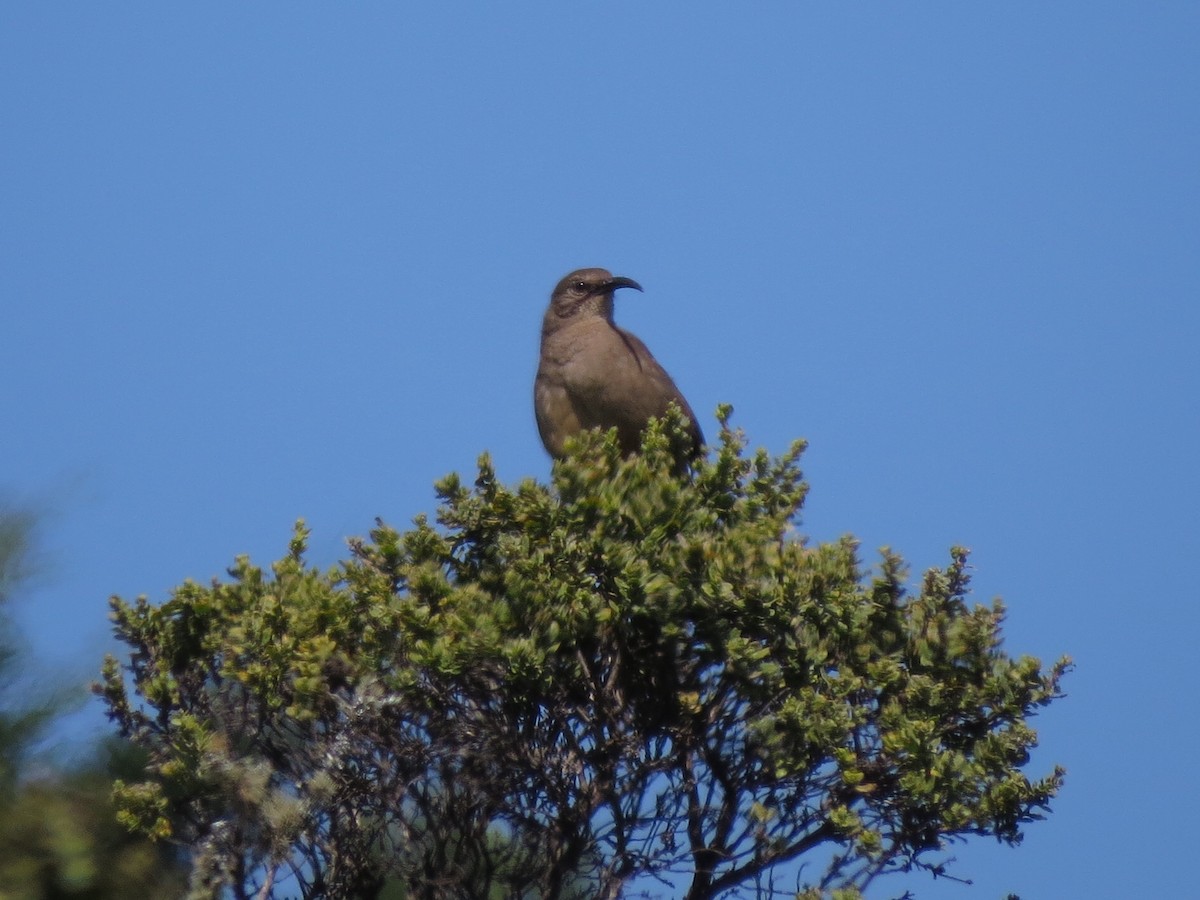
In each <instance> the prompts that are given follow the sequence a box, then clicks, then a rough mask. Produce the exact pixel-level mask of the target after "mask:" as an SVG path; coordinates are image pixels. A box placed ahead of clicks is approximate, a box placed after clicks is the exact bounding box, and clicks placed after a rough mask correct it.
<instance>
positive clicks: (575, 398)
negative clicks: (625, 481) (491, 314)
mask: <svg viewBox="0 0 1200 900" xmlns="http://www.w3.org/2000/svg"><path fill="white" fill-rule="evenodd" d="M624 287H628V288H634V289H635V290H639V291H640V290H641V289H642V286H641V285H640V284H638V283H637V282H636V281H634V280H633V279H632V278H625V277H623V276H620V275H617V276H614V275H613V274H612V273H611V272H609V271H608V270H607V269H578V270H577V271H574V272H572V273H571V274H570V275H568V276H566V277H565V278H564V279H563V280H562V281H560V282H559V283H558V286H557V287H555V288H554V293H553V294H551V295H550V307H549V308H548V309H547V310H546V315H545V318H543V319H542V357H541V360H540V362H539V363H538V371H537V379H536V380H535V381H534V385H533V405H534V411H535V412H536V413H537V424H538V432H539V433H540V434H541V436H542V443H543V444H545V445H546V450H547V452H548V453H549V454H550V455H551V456H553V457H556V458H557V457H561V456H562V455H563V444H564V442H565V441H566V439H567V438H568V437H570V436H571V435H573V434H576V433H578V432H579V431H582V430H583V429H585V428H602V429H608V428H616V429H617V439H618V441H619V442H620V445H621V449H622V450H623V451H624V452H625V453H631V452H633V451H635V450H637V449H638V448H639V447H640V446H641V438H642V431H643V429H645V427H646V421H647V420H648V419H649V418H650V417H651V416H656V417H662V415H663V414H664V413H665V412H666V411H667V404H669V403H671V402H672V401H674V402H675V404H676V405H677V406H678V407H679V409H680V410H681V411H682V412H683V414H684V415H685V416H686V417H687V419H688V423H689V425H688V434H689V436H690V437H691V447H689V448H688V450H689V452H688V457H689V458H691V457H694V456H696V455H697V454H698V453H699V452H700V445H701V444H703V443H704V435H703V434H701V432H700V423H699V422H697V421H696V416H695V414H694V413H693V412H692V408H691V407H690V406H688V402H687V401H686V400H684V399H683V394H681V393H679V388H677V387H675V382H674V381H672V380H671V376H670V375H668V374H667V372H666V370H665V369H663V367H662V366H660V365H659V364H658V361H657V360H656V359H655V358H654V357H653V356H652V355H651V354H650V351H649V350H648V349H646V345H645V344H643V343H642V342H641V341H640V340H638V338H637V336H636V335H633V334H630V333H629V332H628V331H625V330H624V329H623V328H618V327H617V325H616V324H615V323H614V322H613V292H614V291H616V290H617V288H624Z"/></svg>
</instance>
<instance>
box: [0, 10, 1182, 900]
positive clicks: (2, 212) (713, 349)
mask: <svg viewBox="0 0 1200 900" xmlns="http://www.w3.org/2000/svg"><path fill="white" fill-rule="evenodd" d="M1197 47H1200V6H1198V5H1196V4H1194V3H1182V2H1176V3H1170V2H1164V3H1155V4H1121V3H1106V2H1088V3H1081V2H1063V3H1057V4H1040V3H1016V4H1004V5H997V4H989V5H984V4H962V3H925V4H882V3H874V4H822V5H815V4H800V3H789V4H783V3H764V4H756V5H753V6H749V5H743V6H740V7H737V8H735V7H734V6H733V5H724V4H722V5H717V4H703V3H701V4H694V3H693V4H682V3H659V4H629V3H610V4H604V5H601V4H582V3H581V4H570V5H567V4H546V3H541V4H533V3H529V4H522V3H516V4H503V5H501V4H490V5H487V6H485V5H483V4H477V5H466V4H463V5H453V6H451V5H449V4H424V5H423V6H422V8H418V7H417V6H416V5H412V6H409V7H403V6H401V5H400V4H382V3H360V4H352V5H334V4H316V3H298V4H292V3H289V4H282V3H264V4H255V5H245V4H229V3H211V4H205V5H203V6H201V7H195V8H186V7H184V6H183V5H179V4H148V3H126V4H119V5H110V4H75V5H68V6H63V5H51V4H43V3H32V2H10V3H5V4H3V5H2V6H0V117H2V121H3V123H4V124H3V134H4V137H3V139H2V140H0V310H2V311H3V313H2V314H3V319H2V321H3V326H2V327H0V384H3V390H0V421H2V422H3V423H4V427H3V436H2V440H0V491H3V492H4V493H5V494H6V495H7V496H8V497H9V498H15V499H16V500H18V501H20V502H28V503H31V504H33V505H35V506H37V507H39V508H41V509H43V510H44V511H46V516H45V520H44V522H43V528H42V535H41V537H42V554H43V562H44V571H43V574H42V576H41V577H40V579H39V580H38V581H37V582H36V583H35V584H34V585H33V586H32V587H31V589H30V590H29V591H28V592H27V596H26V597H25V598H24V600H23V603H22V605H21V608H20V610H19V612H20V619H21V621H22V623H23V624H24V625H25V627H26V628H27V632H28V635H29V637H30V639H31V640H32V641H33V643H34V646H35V647H36V648H37V650H38V652H39V654H40V655H41V656H43V657H44V660H45V662H46V664H47V666H48V667H50V668H51V669H57V670H58V671H59V672H61V673H63V675H64V677H68V678H76V679H78V680H86V679H88V678H90V677H91V676H92V674H93V673H94V671H95V670H96V668H97V666H98V664H99V658H100V656H101V655H102V654H103V652H104V651H105V649H107V648H108V647H109V637H108V625H107V622H106V618H105V616H106V611H107V607H106V598H107V597H108V596H109V595H110V594H113V593H117V594H121V595H123V596H126V597H133V596H136V595H137V594H141V593H145V594H147V595H149V596H150V597H152V598H154V599H155V600H161V599H163V598H164V597H165V596H166V594H167V592H168V591H169V589H170V588H171V587H172V586H174V585H176V584H178V583H179V582H181V581H182V580H183V579H185V578H195V579H201V580H207V579H209V578H211V577H212V576H214V575H220V574H222V573H223V571H224V568H225V567H226V566H227V565H228V564H229V563H230V562H231V561H232V559H233V557H234V555H236V554H239V553H250V554H251V555H252V556H253V557H255V558H256V559H258V560H260V561H262V562H266V561H269V560H271V559H274V558H275V557H277V556H279V555H280V554H281V553H282V552H283V551H284V548H285V546H286V541H287V538H288V535H289V531H290V527H291V523H292V522H293V520H294V519H296V518H297V517H300V516H303V517H304V518H306V519H307V520H308V522H309V524H310V525H311V526H312V528H313V530H314V540H313V553H312V557H313V560H314V561H316V562H318V563H322V564H326V563H331V562H333V561H334V560H336V559H337V558H339V556H340V555H341V553H342V550H343V547H344V544H343V541H344V539H345V538H346V537H347V536H349V535H354V534H363V533H365V532H366V531H367V530H368V529H369V528H370V526H371V523H372V521H373V519H374V517H375V516H377V515H378V516H383V517H384V518H385V519H387V520H389V521H390V522H392V523H394V524H397V525H403V524H405V523H406V522H407V521H408V520H409V519H410V518H411V517H412V516H413V515H415V514H417V513H419V512H422V511H429V510H431V509H432V508H433V493H432V487H431V485H432V482H433V481H434V480H435V479H436V478H438V477H439V476H441V475H443V474H445V473H446V472H448V471H450V470H459V471H465V472H470V471H471V469H472V467H473V465H474V460H475V458H476V456H477V455H478V454H479V453H480V452H481V451H482V450H484V449H487V450H489V451H491V453H492V454H493V456H494V459H495V462H496V465H497V468H498V470H499V472H500V474H501V476H502V477H504V478H505V479H508V480H514V481H515V480H517V479H519V478H522V477H524V476H529V475H532V476H536V477H539V478H544V477H545V476H546V474H547V472H548V469H549V463H548V460H547V459H546V457H545V455H544V453H543V451H542V448H541V446H540V444H539V441H538V437H537V432H536V428H535V426H534V420H533V413H532V408H531V384H532V377H533V372H534V368H535V366H536V357H537V338H538V327H539V322H540V319H541V314H542V311H543V308H544V305H545V303H546V300H547V297H548V294H549V291H550V288H551V287H552V286H553V285H554V283H555V282H556V281H557V280H558V278H559V277H560V276H561V275H563V274H564V273H565V272H567V271H569V270H570V269H573V268H575V267H578V266H591V265H597V266H604V267H607V268H610V269H612V270H613V271H615V272H618V273H620V274H624V275H629V276H631V277H634V278H636V279H637V280H638V281H640V282H641V283H642V284H643V285H644V287H645V288H646V291H645V293H644V294H636V293H633V292H624V293H622V294H621V295H620V296H619V300H618V304H619V305H618V310H617V316H618V321H619V322H621V323H622V324H623V325H625V326H626V327H629V328H631V329H632V330H634V331H635V332H636V333H638V334H639V335H640V336H641V337H642V338H643V339H644V340H645V341H646V342H647V344H649V346H650V347H651V348H652V349H653V350H654V352H655V354H656V355H657V356H658V358H659V360H660V361H661V362H663V363H664V365H665V366H666V367H667V368H668V370H669V371H670V372H671V373H672V375H673V376H674V377H675V380H676V381H677V383H678V384H679V385H680V387H681V389H682V390H683V391H684V393H685V394H686V395H687V396H688V398H689V400H690V401H691V404H692V406H693V407H695V409H696V410H697V412H698V413H699V414H701V416H702V418H703V421H704V423H705V425H706V429H707V430H708V431H710V432H712V431H713V430H714V426H713V423H712V418H711V413H712V410H713V409H714V407H715V406H716V404H717V403H719V402H725V401H728V402H731V403H733V404H734V406H735V409H736V412H735V421H736V422H737V423H738V424H739V425H741V426H742V427H743V428H744V429H745V430H746V432H747V434H748V436H749V439H750V441H751V443H752V444H753V445H756V446H757V445H762V446H766V447H768V448H770V449H771V450H772V451H777V452H778V451H782V450H783V449H785V448H786V446H787V444H788V443H789V441H790V440H791V439H793V438H795V437H800V436H803V437H805V438H807V439H808V440H809V441H810V442H811V449H810V451H809V453H808V454H807V456H806V463H805V470H806V472H807V474H808V477H809V479H810V481H811V483H812V491H811V495H810V501H809V504H808V506H807V509H806V512H805V516H804V523H803V527H804V530H805V531H806V532H807V533H809V534H810V535H812V536H813V537H814V538H816V539H820V540H827V539H832V538H835V537H837V536H839V535H841V534H844V533H847V532H850V533H853V534H855V535H857V536H859V537H860V538H861V539H862V542H863V548H864V554H865V556H866V557H867V558H868V559H870V558H871V556H872V554H873V553H874V548H876V547H879V546H881V545H884V544H888V545H890V546H892V547H894V548H896V549H897V550H898V551H900V552H901V553H903V554H904V555H905V556H906V558H908V559H909V560H910V561H911V562H912V565H913V577H914V579H915V578H916V577H917V576H918V575H919V573H920V571H921V570H923V569H924V568H926V567H928V566H931V565H940V564H942V563H943V562H944V561H945V559H946V548H948V547H949V546H950V545H951V544H955V543H962V544H965V545H967V546H970V547H972V548H974V551H975V553H974V562H975V565H976V566H977V572H976V578H975V588H976V596H977V598H978V600H979V601H980V602H987V601H989V600H990V599H991V598H992V597H994V596H997V595H1001V596H1003V597H1004V598H1005V600H1006V602H1007V603H1008V604H1009V608H1010V619H1009V623H1008V628H1007V637H1008V647H1009V649H1010V651H1011V652H1014V653H1031V654H1034V655H1038V656H1041V657H1042V658H1043V659H1045V660H1047V661H1049V660H1051V659H1054V658H1056V657H1057V656H1059V655H1060V654H1063V653H1069V654H1071V655H1072V656H1073V657H1074V658H1075V659H1076V661H1077V664H1078V668H1077V671H1076V672H1075V673H1074V674H1073V675H1072V676H1071V677H1070V679H1069V681H1068V685H1067V686H1068V690H1069V692H1070V696H1069V697H1068V698H1067V699H1065V700H1063V701H1061V702H1060V703H1058V704H1057V706H1055V707H1051V708H1050V709H1049V710H1048V711H1047V712H1046V713H1045V715H1044V716H1043V717H1041V718H1040V719H1039V720H1038V724H1039V726H1040V731H1041V734H1042V747H1041V749H1040V750H1039V751H1038V756H1037V758H1036V760H1035V766H1034V770H1035V771H1036V772H1039V773H1040V772H1042V771H1045V770H1048V769H1049V767H1050V766H1051V764H1052V763H1054V762H1061V763H1062V764H1064V765H1066V766H1067V768H1068V772H1069V776H1068V782H1067V786H1066V788H1065V790H1064V792H1063V794H1062V797H1061V799H1060V800H1059V802H1058V804H1057V807H1056V810H1055V812H1054V814H1053V815H1052V816H1051V818H1050V819H1049V820H1048V821H1046V822H1044V823H1040V824H1037V825H1035V826H1033V827H1031V828H1030V829H1029V833H1028V838H1027V840H1026V842H1025V844H1024V845H1023V846H1022V847H1021V848H1019V849H1017V850H1010V849H1007V848H1002V847H997V846H994V845H993V844H990V843H988V842H976V843H971V844H967V845H960V846H957V847H955V848H954V851H953V852H954V855H955V856H956V857H957V859H958V861H959V863H958V867H957V869H956V870H955V871H956V872H957V873H958V874H959V875H961V876H963V877H969V878H972V879H974V881H975V886H974V887H970V888H968V887H964V886H962V885H959V884H955V883H951V882H944V881H939V882H936V883H931V882H929V881H928V880H926V879H924V878H913V879H910V880H909V881H907V882H905V881H901V880H892V881H890V882H889V881H884V882H880V883H879V885H878V886H877V888H876V889H875V890H874V891H873V893H872V896H873V897H876V898H885V897H891V896H894V895H896V894H899V893H902V891H903V890H904V889H905V888H911V889H914V890H916V891H917V892H918V894H919V896H920V897H922V898H948V900H949V898H957V900H973V898H988V900H993V898H998V897H1003V896H1004V894H1005V893H1006V892H1008V891H1015V892H1017V893H1019V894H1020V895H1021V896H1022V897H1023V898H1024V900H1039V898H1073V897H1080V898H1084V897H1086V898H1106V897H1112V898H1119V897H1129V896H1164V897H1166V896H1185V895H1186V894H1188V893H1189V892H1190V890H1192V889H1194V884H1193V882H1194V877H1193V875H1192V873H1191V871H1190V869H1188V867H1187V866H1186V863H1185V861H1186V860H1187V859H1189V858H1190V854H1191V852H1192V845H1193V843H1194V839H1193V836H1192V834H1193V830H1194V821H1193V819H1194V816H1193V811H1194V808H1195V805H1196V803H1197V802H1198V801H1200V778H1198V776H1197V774H1196V768H1197V767H1196V765H1195V759H1196V754H1195V749H1194V748H1195V744H1196V741H1197V738H1198V737H1200V735H1198V734H1197V728H1196V724H1195V718H1196V711H1197V707H1196V697H1197V695H1198V692H1200V677H1198V675H1197V670H1198V667H1197V653H1196V650H1195V634H1196V633H1197V630H1198V627H1200V613H1198V612H1197V610H1198V608H1200V596H1197V587H1196V580H1195V577H1194V575H1193V574H1192V571H1191V569H1192V566H1193V565H1195V564H1196V560H1197V554H1198V551H1200V514H1198V513H1197V506H1198V501H1200V478H1198V476H1197V466H1196V464H1195V462H1194V457H1195V456H1196V449H1195V447H1196V445H1197V439H1198V437H1200V417H1198V415H1197V395H1198V393H1200V361H1198V355H1197V340H1198V337H1200V312H1198V300H1200V55H1198V54H1197V51H1196V48H1197ZM88 715H90V716H91V717H92V718H91V720H89V721H94V723H95V725H94V727H99V723H100V721H101V720H100V715H99V711H98V709H96V708H95V707H93V708H91V710H90V713H89V714H88ZM85 718H86V717H85Z"/></svg>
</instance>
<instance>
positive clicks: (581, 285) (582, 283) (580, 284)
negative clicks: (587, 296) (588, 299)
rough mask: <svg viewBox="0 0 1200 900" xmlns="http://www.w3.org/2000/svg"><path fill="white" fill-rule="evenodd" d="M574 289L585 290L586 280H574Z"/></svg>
mask: <svg viewBox="0 0 1200 900" xmlns="http://www.w3.org/2000/svg"><path fill="white" fill-rule="evenodd" d="M575 290H577V291H586V290H587V282H586V281H577V282H575Z"/></svg>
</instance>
